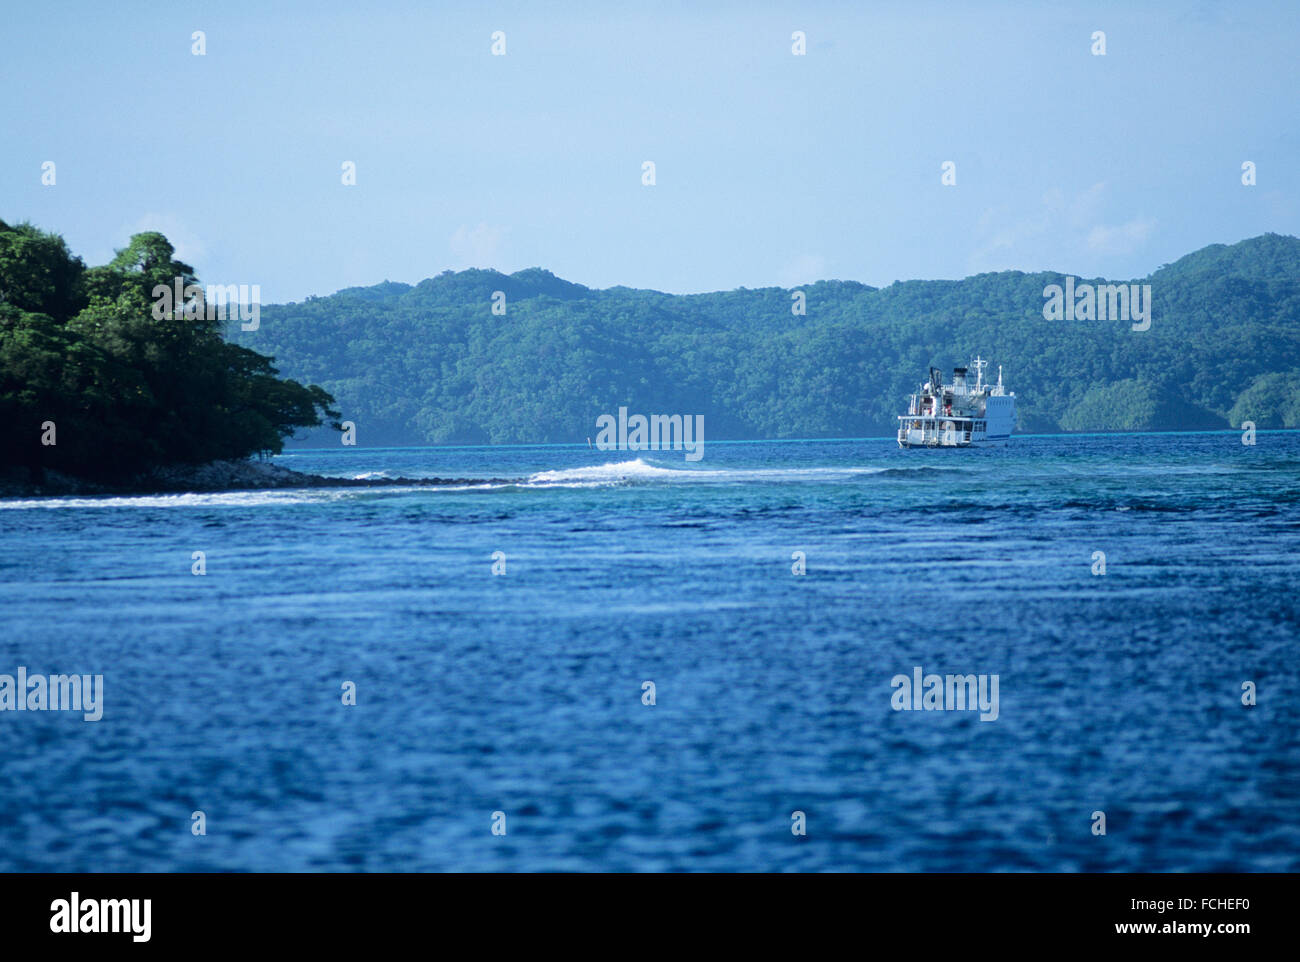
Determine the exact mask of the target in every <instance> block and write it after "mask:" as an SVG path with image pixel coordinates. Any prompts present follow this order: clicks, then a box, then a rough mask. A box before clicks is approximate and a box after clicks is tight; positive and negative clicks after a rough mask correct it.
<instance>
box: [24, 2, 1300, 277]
mask: <svg viewBox="0 0 1300 962" xmlns="http://www.w3.org/2000/svg"><path fill="white" fill-rule="evenodd" d="M196 30H202V31H204V33H205V35H206V47H207V52H206V55H205V56H194V55H193V54H192V53H191V43H192V42H191V34H192V33H193V32H194V31H196ZM496 30H501V31H504V33H505V35H506V55H505V56H503V57H500V56H493V55H492V54H491V49H490V48H491V35H492V33H493V31H496ZM795 30H802V31H804V32H805V34H806V36H807V47H808V49H807V54H806V55H805V56H802V57H797V56H793V55H792V53H791V34H792V32H793V31H795ZM1096 30H1102V31H1104V32H1105V34H1106V55H1105V56H1094V55H1093V54H1092V53H1091V48H1092V43H1093V42H1092V40H1091V35H1092V33H1093V31H1096ZM0 32H2V33H0V43H2V44H3V46H2V47H0V49H2V50H3V56H0V74H2V75H3V76H2V78H0V79H2V80H3V84H2V85H0V91H2V92H0V131H2V132H3V133H2V141H0V142H2V143H3V149H2V150H0V217H3V218H4V219H6V220H9V221H17V220H23V219H27V220H31V221H33V222H35V223H37V224H39V225H40V226H42V227H45V228H47V229H51V230H56V231H58V232H60V233H62V234H64V235H65V236H66V237H67V239H68V241H69V243H70V244H71V245H72V247H73V249H74V250H75V251H77V252H78V253H79V254H81V255H82V256H83V257H85V258H86V260H87V261H88V262H90V263H102V262H103V261H105V260H107V259H108V258H109V257H110V256H111V253H112V250H113V248H115V247H121V246H122V245H123V244H125V242H126V241H127V239H128V237H129V236H130V235H131V234H132V233H134V232H136V231H139V230H146V229H156V230H161V231H163V232H164V233H166V234H167V235H168V236H169V237H170V238H171V239H172V240H173V242H174V243H175V244H176V245H177V248H178V250H179V252H180V254H181V255H182V257H183V258H184V259H186V260H188V261H190V262H191V263H192V264H194V265H195V266H196V267H197V268H198V271H199V274H200V276H201V277H202V278H203V279H204V280H205V281H207V282H209V283H247V284H254V283H256V284H260V285H261V288H262V296H263V300H264V301H268V302H270V301H284V300H298V299H301V298H303V297H305V296H307V295H309V294H328V293H331V292H332V291H334V290H337V289H339V288H342V287H349V286H353V285H360V284H373V283H377V282H379V281H383V280H386V279H390V280H400V281H406V282H411V283H413V282H416V281H419V280H421V279H423V278H425V277H430V276H433V275H435V274H437V273H439V272H441V271H443V270H446V269H448V268H452V269H460V268H464V267H494V268H497V269H499V270H503V271H507V272H511V271H515V270H520V269H522V268H526V267H532V266H540V267H544V268H547V269H548V270H551V271H554V272H555V273H556V274H558V275H560V276H562V277H564V278H567V279H569V280H573V281H577V282H579V283H583V284H587V285H589V286H593V287H608V286H613V285H617V284H626V285H629V286H633V287H650V288H656V289H659V290H665V291H672V292H677V293H683V292H692V291H705V290H718V289H728V288H733V287H738V286H742V285H743V286H746V287H763V286H769V285H781V286H794V285H797V284H803V283H806V282H809V281H812V280H816V279H820V278H825V277H835V278H844V279H853V280H859V281H863V282H865V283H869V284H875V285H883V284H888V283H891V282H892V281H894V280H895V279H909V278H958V277H964V276H966V275H969V274H974V273H979V272H982V271H990V270H1002V269H1008V268H1014V269H1020V270H1026V271H1033V270H1042V269H1054V270H1061V271H1068V272H1072V273H1075V274H1079V275H1084V276H1094V275H1100V276H1106V277H1112V278H1131V277H1139V276H1143V275H1145V274H1147V273H1149V272H1150V271H1152V270H1153V269H1155V268H1157V267H1159V266H1160V265H1161V264H1163V263H1167V262H1169V261H1172V260H1174V259H1176V258H1178V257H1179V256H1181V255H1183V254H1185V253H1187V252H1189V251H1192V250H1195V249H1197V248H1200V247H1202V246H1204V245H1206V244H1210V243H1216V242H1222V243H1231V242H1235V241H1238V240H1241V239H1242V238H1245V237H1251V236H1255V235H1257V234H1260V233H1263V232H1265V231H1277V232H1279V233H1288V234H1297V233H1300V100H1298V98H1297V94H1298V92H1300V57H1298V56H1297V54H1296V50H1295V45H1296V41H1297V39H1298V38H1300V4H1295V3H1278V4H1269V3H1263V4H1222V5H1220V4H1208V3H1201V4H1198V3H1195V2H1189V3H1181V4H1158V3H1147V4H1142V3H1120V4H1097V3H1092V4H1038V3H961V4H957V3H947V4H937V3H936V4H927V3H916V2H912V3H901V4H852V3H803V4H799V3H788V4H762V3H749V4H742V3H736V4H732V3H709V2H707V0H705V2H696V3H659V2H656V3H651V4H635V5H633V4H626V5H621V6H617V5H613V4H608V3H605V4H597V3H591V4H582V3H548V4H534V5H523V4H519V5H513V4H493V3H482V4H480V3H466V4H454V3H453V4H440V3H430V2H425V3H382V2H376V3H347V4H339V3H328V2H327V3H312V4H306V3H303V4H293V3H277V4H270V3H261V2H259V3H211V4H208V3H185V4H164V3H159V4H141V3H132V2H129V0H127V2H123V3H113V4H106V3H102V2H93V3H92V2H85V3H58V2H53V3H41V4H22V5H11V6H10V7H9V8H8V9H6V11H5V16H4V21H3V23H0ZM47 160H52V161H54V162H55V164H56V177H57V182H56V184H55V185H54V186H52V187H51V186H44V185H42V183H41V165H42V163H43V162H44V161H47ZM645 160H652V161H654V163H655V165H656V180H657V183H656V184H655V186H653V187H646V186H643V185H642V183H641V179H642V178H641V171H642V166H641V165H642V162H643V161H645ZM1247 160H1249V161H1253V162H1254V163H1255V164H1256V165H1257V175H1256V176H1257V181H1258V182H1257V184H1256V186H1254V187H1245V186H1243V185H1242V183H1241V164H1242V162H1243V161H1247ZM344 161H353V162H355V163H356V165H357V184H356V186H350V187H346V186H343V185H342V184H341V164H342V163H343V162H344ZM944 161H952V162H954V163H955V165H956V181H957V183H956V185H955V186H951V187H947V186H943V185H942V184H941V182H940V174H941V164H942V163H943V162H944Z"/></svg>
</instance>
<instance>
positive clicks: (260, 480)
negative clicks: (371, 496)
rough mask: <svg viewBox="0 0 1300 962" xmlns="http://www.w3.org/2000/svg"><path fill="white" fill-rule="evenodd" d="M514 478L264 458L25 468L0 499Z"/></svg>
mask: <svg viewBox="0 0 1300 962" xmlns="http://www.w3.org/2000/svg"><path fill="white" fill-rule="evenodd" d="M517 481H518V479H517V478H515V479H511V478H330V477H326V476H324V475H321V474H306V473H304V472H302V471H293V470H290V469H289V468H282V467H280V466H279V465H275V464H271V463H269V462H265V461H212V462H209V463H207V464H194V465H171V466H169V467H164V468H155V469H154V470H152V471H149V472H146V473H145V474H142V475H140V476H138V477H137V478H135V479H133V480H130V481H124V482H120V483H116V484H113V483H106V482H100V481H91V480H89V479H86V478H79V477H74V476H73V475H70V474H64V473H62V472H60V471H45V472H44V473H43V476H42V479H41V480H39V481H37V480H35V479H33V478H32V477H30V476H29V475H28V474H27V472H25V471H21V470H10V471H8V472H6V473H4V474H2V475H0V499H3V498H48V497H66V496H68V495H109V496H122V495H151V494H187V493H198V492H207V493H211V492H221V491H256V490H274V489H291V488H386V487H396V486H401V487H442V486H446V485H472V484H513V483H516V482H517Z"/></svg>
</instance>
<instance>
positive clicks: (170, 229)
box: [122, 212, 208, 274]
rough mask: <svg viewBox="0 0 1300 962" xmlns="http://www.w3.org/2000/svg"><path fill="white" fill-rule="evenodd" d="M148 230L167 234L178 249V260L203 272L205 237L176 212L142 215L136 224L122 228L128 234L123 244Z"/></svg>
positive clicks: (173, 245) (206, 252)
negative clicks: (185, 223)
mask: <svg viewBox="0 0 1300 962" xmlns="http://www.w3.org/2000/svg"><path fill="white" fill-rule="evenodd" d="M146 231H157V232H158V233H160V234H162V235H163V236H165V237H166V238H167V239H168V240H169V241H171V244H172V247H174V248H175V249H176V259H177V260H178V261H184V262H185V263H186V264H189V265H190V266H191V267H193V268H194V269H195V270H197V271H198V272H199V273H200V274H202V273H203V265H202V263H201V261H202V260H203V259H204V258H205V257H207V254H208V247H207V245H206V244H205V243H204V242H203V239H202V238H201V237H199V235H198V234H196V233H194V231H192V230H190V229H189V228H188V227H186V226H185V225H184V224H183V223H182V222H181V219H180V218H179V217H177V216H176V215H175V214H160V213H155V212H150V213H148V214H144V215H142V216H141V217H140V219H139V220H137V221H136V222H135V223H134V224H130V225H127V226H124V227H123V228H122V232H123V233H124V234H125V235H127V236H126V237H124V238H123V241H122V246H123V247H125V246H126V240H127V239H128V238H129V237H130V236H131V235H133V234H143V233H145V232H146Z"/></svg>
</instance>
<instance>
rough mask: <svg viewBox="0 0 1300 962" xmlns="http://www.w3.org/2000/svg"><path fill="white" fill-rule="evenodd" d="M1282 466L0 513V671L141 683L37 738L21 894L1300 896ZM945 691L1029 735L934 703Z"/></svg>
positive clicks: (1294, 662)
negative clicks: (1173, 881)
mask: <svg viewBox="0 0 1300 962" xmlns="http://www.w3.org/2000/svg"><path fill="white" fill-rule="evenodd" d="M1256 442H1257V443H1256V444H1255V445H1254V446H1245V445H1243V444H1242V443H1241V435H1240V434H1239V433H1237V432H1222V433H1199V434H1130V435H1106V436H1068V437H1063V436H1045V437H1023V438H1016V439H1015V440H1014V441H1013V443H1012V445H1011V446H1010V447H1009V448H1006V449H1000V450H979V451H910V452H904V451H900V450H898V449H897V448H896V446H895V445H894V443H893V441H892V440H881V439H870V440H855V441H844V440H841V441H793V442H781V443H721V442H709V443H708V444H707V445H706V449H705V456H704V458H703V459H702V460H700V461H698V462H688V461H686V460H685V459H684V457H683V453H682V452H673V451H659V452H602V451H599V450H591V449H589V448H588V447H587V446H586V445H582V446H528V447H463V448H448V447H438V448H401V449H397V448H388V449H384V448H369V449H367V448H342V447H340V448H338V449H330V450H300V451H296V452H292V453H289V454H286V455H284V456H282V457H279V458H277V462H278V463H280V464H283V465H284V466H286V467H290V468H294V469H298V470H303V471H310V472H318V473H322V474H329V475H336V476H344V477H360V476H368V477H379V478H382V477H408V478H409V477H418V476H435V477H455V478H464V479H470V482H469V483H466V484H463V485H459V486H455V487H447V488H437V487H412V486H391V487H378V488H368V489H312V490H301V491H298V490H280V491H260V492H248V491H243V492H230V493H221V494H188V495H167V496H147V497H65V498H40V499H25V500H24V499H8V500H0V580H2V583H0V595H2V596H0V610H2V611H3V622H2V624H0V674H8V675H15V673H16V671H17V669H18V668H19V666H22V667H24V668H25V669H26V670H27V672H28V673H29V674H30V673H46V674H60V673H81V674H91V675H94V674H102V676H103V700H102V709H103V717H102V718H101V719H100V720H99V721H96V722H88V721H84V720H83V718H82V715H81V714H80V713H76V712H71V711H23V712H18V711H5V712H0V868H2V869H4V870H9V871H13V870H20V871H75V872H95V871H213V870H219V871H225V870H236V871H239V870H248V871H273V870H282V871H308V870H329V871H357V870H362V871H371V870H384V871H389V870H398V871H416V870H418V871H427V870H432V871H441V870H457V871H483V870H493V871H495V870H506V871H515V870H529V871H531V870H543V871H550V870H578V871H590V870H601V871H604V870H612V871H647V870H669V871H677V870H686V871H695V870H705V871H735V870H745V871H827V870H830V871H836V870H877V871H977V872H984V871H1025V870H1044V871H1079V870H1082V871H1143V870H1146V871H1160V872H1165V871H1264V870H1296V869H1300V699H1298V698H1297V694H1298V693H1300V659H1297V657H1296V656H1297V632H1298V631H1300V600H1298V596H1300V433H1295V432H1261V433H1260V434H1259V435H1258V437H1257V439H1256ZM473 479H504V480H502V481H497V482H492V483H476V482H474V481H473ZM199 551H201V552H203V553H204V554H203V559H204V561H203V563H204V566H205V571H206V573H205V574H203V575H195V574H194V573H193V568H194V566H195V565H196V561H195V560H194V553H195V552H199ZM1098 552H1101V553H1103V554H1104V565H1105V568H1104V574H1103V573H1100V566H1101V561H1102V559H1101V556H1100V555H1098V554H1097V553H1098ZM797 553H801V554H797ZM494 569H495V571H494ZM800 569H802V571H803V573H802V574H798V573H796V571H798V570H800ZM918 668H919V669H920V670H921V671H922V672H923V674H924V675H929V674H931V673H935V674H938V675H941V676H946V675H948V674H960V675H965V674H975V675H984V676H986V677H992V676H995V675H996V676H997V680H998V689H997V690H998V708H997V717H996V718H995V719H989V720H982V719H981V712H979V711H975V710H970V709H968V708H966V709H963V708H956V707H950V708H949V710H924V709H921V710H896V709H895V695H896V692H897V691H898V689H897V688H896V687H895V683H894V679H895V678H896V676H900V675H901V676H906V677H907V678H909V679H910V678H911V677H913V672H914V670H916V669H918ZM647 682H650V683H653V688H652V689H651V688H649V687H648V686H646V683H647ZM348 683H351V686H354V687H355V702H356V703H355V704H354V705H352V704H344V701H345V700H348V699H346V698H345V689H347V688H348ZM1247 683H1250V684H1249V685H1248V684H1247ZM1243 686H1245V688H1243ZM1251 689H1253V693H1254V694H1253V700H1254V701H1255V704H1253V705H1247V704H1243V697H1244V692H1246V691H1249V690H1251ZM651 692H653V696H654V697H653V704H647V703H646V702H647V701H650V700H651V699H650V694H651ZM1246 700H1247V701H1249V700H1251V699H1250V698H1249V697H1247V698H1246ZM198 812H201V813H203V814H202V817H201V819H198V818H196V815H195V813H198ZM497 813H499V814H497ZM796 813H802V814H801V815H797V814H796ZM1098 814H1101V815H1102V816H1103V817H1104V829H1105V834H1100V833H1099V832H1098V828H1100V827H1101V824H1102V823H1101V822H1100V821H1099V819H1098V817H1097V816H1098ZM200 822H201V824H202V826H203V829H204V832H205V834H195V831H196V830H197V829H198V826H199V825H200ZM494 826H495V827H496V828H497V830H498V833H494V831H493V829H494ZM800 827H802V829H803V831H804V832H805V833H806V834H796V832H797V831H798V830H799V829H800ZM502 829H503V830H504V834H499V832H500V831H501V830H502Z"/></svg>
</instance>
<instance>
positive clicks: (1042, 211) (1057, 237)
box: [970, 181, 1156, 271]
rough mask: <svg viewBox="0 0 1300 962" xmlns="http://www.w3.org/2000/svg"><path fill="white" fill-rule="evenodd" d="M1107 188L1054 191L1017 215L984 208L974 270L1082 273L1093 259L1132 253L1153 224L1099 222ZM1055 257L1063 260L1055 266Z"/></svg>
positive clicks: (1138, 219) (1144, 220) (1141, 221)
mask: <svg viewBox="0 0 1300 962" xmlns="http://www.w3.org/2000/svg"><path fill="white" fill-rule="evenodd" d="M1107 194H1108V188H1107V185H1106V183H1105V182H1104V181H1101V182H1098V183H1095V184H1093V185H1092V186H1091V187H1088V188H1087V189H1086V190H1083V191H1080V192H1079V193H1077V194H1074V195H1073V196H1067V195H1066V193H1065V192H1064V191H1062V190H1061V189H1059V188H1053V189H1051V190H1049V191H1047V192H1046V193H1044V194H1043V196H1042V198H1041V200H1040V202H1039V204H1038V206H1037V207H1034V208H1030V209H1028V210H1026V211H1022V212H1019V214H1016V213H1015V212H1012V211H1010V210H1008V209H1007V208H1005V207H1001V208H989V209H988V210H986V211H985V212H984V214H983V215H982V217H981V218H980V228H981V230H982V232H983V234H984V237H983V242H982V243H981V244H980V245H979V247H977V248H976V250H975V251H974V252H973V253H972V254H971V257H970V267H971V268H972V269H973V270H976V271H989V270H1008V269H1018V270H1030V271H1032V270H1041V269H1045V268H1048V267H1055V268H1056V269H1060V270H1068V269H1073V270H1084V269H1085V262H1087V261H1089V260H1091V259H1092V258H1094V257H1096V256H1098V255H1117V254H1131V253H1133V252H1134V251H1136V250H1137V249H1139V248H1140V247H1141V246H1142V245H1143V244H1144V243H1146V241H1147V239H1148V238H1149V237H1150V236H1151V232H1152V231H1153V230H1154V228H1155V226H1156V222H1155V221H1154V220H1152V219H1150V218H1146V217H1141V216H1138V217H1134V218H1132V219H1131V220H1128V221H1126V222H1124V223H1122V224H1119V225H1116V226H1112V225H1109V224H1105V223H1103V222H1102V218H1103V215H1104V208H1105V206H1106V200H1107ZM1057 258H1064V260H1063V261H1061V262H1060V263H1049V262H1055V261H1056V260H1057Z"/></svg>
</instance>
